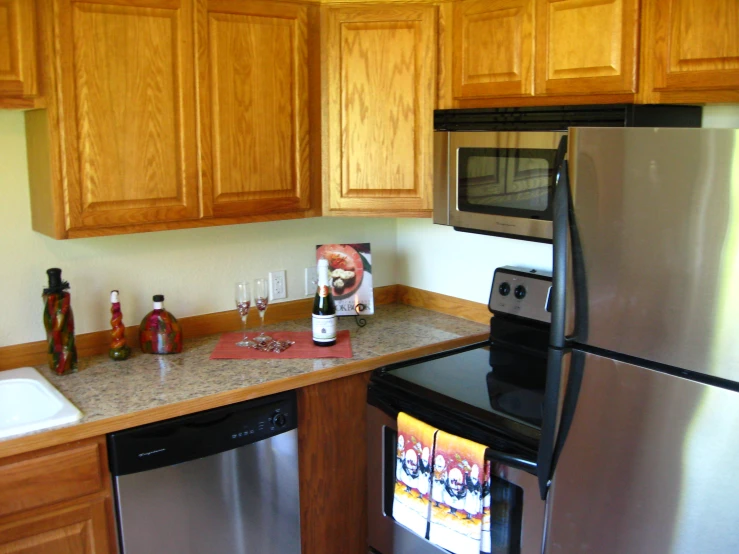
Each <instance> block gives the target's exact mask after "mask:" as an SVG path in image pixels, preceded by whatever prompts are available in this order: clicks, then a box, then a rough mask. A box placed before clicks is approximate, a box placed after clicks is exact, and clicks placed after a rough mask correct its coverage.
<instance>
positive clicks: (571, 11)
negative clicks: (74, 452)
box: [535, 0, 639, 95]
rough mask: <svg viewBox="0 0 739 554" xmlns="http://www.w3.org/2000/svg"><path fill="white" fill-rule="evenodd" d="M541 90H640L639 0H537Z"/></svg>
mask: <svg viewBox="0 0 739 554" xmlns="http://www.w3.org/2000/svg"><path fill="white" fill-rule="evenodd" d="M536 2H537V8H536V32H535V34H536V50H537V54H536V78H535V81H536V86H535V89H536V94H537V95H556V94H559V95H567V94H593V93H633V92H635V91H636V84H637V82H636V70H637V44H638V41H637V38H638V30H639V29H638V22H639V2H638V0H536Z"/></svg>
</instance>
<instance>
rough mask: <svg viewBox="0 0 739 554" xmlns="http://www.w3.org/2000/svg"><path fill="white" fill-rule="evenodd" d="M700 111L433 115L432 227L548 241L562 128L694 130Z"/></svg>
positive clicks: (562, 151)
mask: <svg viewBox="0 0 739 554" xmlns="http://www.w3.org/2000/svg"><path fill="white" fill-rule="evenodd" d="M701 117H702V108H701V107H700V106H666V105H635V104H614V105H592V106H564V107H560V106H556V107H555V106H547V107H530V108H482V109H464V110H436V111H434V223H438V224H440V225H451V226H453V227H454V228H455V229H457V230H460V231H471V232H476V233H486V234H492V235H497V236H504V237H513V238H520V239H527V240H535V241H540V242H551V240H552V199H553V196H554V185H555V181H556V179H557V173H558V171H559V168H560V165H561V163H562V161H563V160H564V159H565V157H566V155H567V130H568V128H570V127H700V126H701Z"/></svg>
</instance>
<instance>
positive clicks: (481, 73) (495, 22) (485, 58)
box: [452, 0, 534, 98]
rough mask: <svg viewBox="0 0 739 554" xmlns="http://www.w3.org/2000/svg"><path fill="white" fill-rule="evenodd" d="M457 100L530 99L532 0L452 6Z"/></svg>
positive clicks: (478, 0)
mask: <svg viewBox="0 0 739 554" xmlns="http://www.w3.org/2000/svg"><path fill="white" fill-rule="evenodd" d="M453 21H454V22H453V31H452V32H453V35H454V52H455V56H454V61H453V87H454V96H455V97H456V98H473V97H476V96H521V95H531V94H533V92H534V90H533V84H534V80H533V67H534V59H533V56H534V34H533V25H534V0H461V1H459V2H456V3H455V4H454V19H453Z"/></svg>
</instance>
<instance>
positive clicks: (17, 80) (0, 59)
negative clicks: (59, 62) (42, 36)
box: [0, 0, 38, 107]
mask: <svg viewBox="0 0 739 554" xmlns="http://www.w3.org/2000/svg"><path fill="white" fill-rule="evenodd" d="M35 19H36V17H35V9H34V3H33V2H32V0H0V107H13V104H11V103H10V101H9V100H8V98H29V97H33V96H36V95H37V94H38V75H37V70H38V69H37V59H36V54H37V52H36V50H37V49H36V28H35V25H36V22H35ZM18 106H19V107H31V106H32V104H29V105H27V106H26V105H22V104H20V103H19V104H18Z"/></svg>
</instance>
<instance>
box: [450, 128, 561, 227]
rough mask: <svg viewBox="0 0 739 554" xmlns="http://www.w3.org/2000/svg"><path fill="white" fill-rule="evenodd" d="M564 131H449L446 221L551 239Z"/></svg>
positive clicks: (455, 224)
mask: <svg viewBox="0 0 739 554" xmlns="http://www.w3.org/2000/svg"><path fill="white" fill-rule="evenodd" d="M565 134H566V133H563V132H450V133H448V134H447V136H448V138H447V141H446V142H447V147H446V148H445V149H446V150H447V153H448V155H447V159H448V163H447V167H446V168H445V169H446V171H445V173H446V175H447V182H448V198H449V224H450V225H453V226H454V227H458V228H462V229H469V230H476V231H484V232H490V233H493V234H498V235H504V236H518V237H525V238H529V239H533V240H541V241H550V240H551V237H552V231H551V197H552V183H553V175H554V174H555V173H556V169H557V167H556V166H557V164H558V158H557V148H558V146H559V142H560V139H561V138H562V137H563V136H565Z"/></svg>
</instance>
